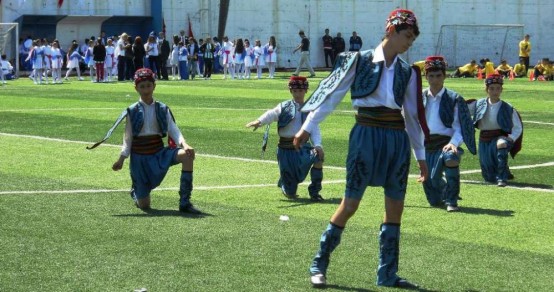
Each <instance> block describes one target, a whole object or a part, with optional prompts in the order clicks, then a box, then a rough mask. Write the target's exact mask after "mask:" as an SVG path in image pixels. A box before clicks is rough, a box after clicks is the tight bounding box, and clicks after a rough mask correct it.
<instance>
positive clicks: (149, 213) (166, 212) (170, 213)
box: [112, 209, 214, 219]
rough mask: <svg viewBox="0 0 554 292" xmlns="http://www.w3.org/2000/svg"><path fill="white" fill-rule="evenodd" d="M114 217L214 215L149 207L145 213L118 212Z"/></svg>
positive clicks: (193, 217) (200, 216) (196, 217)
mask: <svg viewBox="0 0 554 292" xmlns="http://www.w3.org/2000/svg"><path fill="white" fill-rule="evenodd" d="M112 216H114V217H170V216H173V217H184V218H192V219H201V218H204V217H212V216H214V215H212V214H209V213H205V212H202V213H201V214H191V213H183V212H179V211H177V210H160V209H149V210H143V213H141V214H116V215H112Z"/></svg>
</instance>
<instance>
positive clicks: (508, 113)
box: [473, 98, 514, 134]
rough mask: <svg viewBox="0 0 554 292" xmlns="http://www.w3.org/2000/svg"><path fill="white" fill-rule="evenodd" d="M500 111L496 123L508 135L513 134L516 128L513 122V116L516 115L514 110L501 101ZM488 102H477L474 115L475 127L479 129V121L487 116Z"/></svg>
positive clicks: (481, 100) (484, 99)
mask: <svg viewBox="0 0 554 292" xmlns="http://www.w3.org/2000/svg"><path fill="white" fill-rule="evenodd" d="M500 102H501V105H500V110H499V111H498V115H497V116H496V122H498V125H499V126H500V129H501V130H502V131H504V132H506V133H508V134H510V133H512V128H513V126H514V124H513V122H512V114H513V113H514V108H513V107H512V106H511V105H510V104H509V103H507V102H504V101H502V100H501V101H500ZM487 107H488V102H487V98H482V99H480V100H478V101H477V104H476V106H475V113H474V115H473V125H474V126H475V127H477V125H478V123H479V121H480V120H481V119H482V118H483V117H484V116H485V113H486V112H487Z"/></svg>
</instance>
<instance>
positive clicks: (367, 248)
mask: <svg viewBox="0 0 554 292" xmlns="http://www.w3.org/2000/svg"><path fill="white" fill-rule="evenodd" d="M323 75H325V73H324V72H318V76H323ZM288 76H289V75H288V74H287V73H278V75H277V77H276V79H263V80H221V75H214V76H213V77H212V80H194V81H186V82H180V81H160V82H158V84H157V87H156V91H155V94H154V96H155V98H156V99H158V100H160V101H162V102H164V103H166V104H168V105H169V106H170V108H171V109H172V112H173V114H174V115H175V118H176V121H177V124H178V126H179V128H180V129H181V132H182V133H183V135H184V137H185V139H186V140H187V142H188V143H189V144H190V145H191V146H193V147H194V148H195V149H196V152H197V159H196V160H195V171H194V173H195V176H194V188H195V189H194V191H193V194H192V201H193V203H195V206H197V207H198V208H200V209H201V210H202V211H204V212H205V213H206V215H204V216H188V215H182V214H181V213H179V212H178V211H177V209H178V194H177V191H178V187H179V175H180V169H179V167H178V166H176V167H174V168H172V169H171V170H170V172H169V173H168V175H167V177H166V179H165V181H164V182H163V184H162V185H161V186H160V187H159V188H158V189H156V190H155V191H154V192H153V193H152V207H153V210H152V211H149V212H146V213H145V212H143V211H141V210H139V209H137V208H135V207H134V205H133V202H132V200H131V198H130V197H129V189H130V184H131V181H130V177H129V172H128V170H127V168H128V165H127V163H128V161H126V164H125V166H124V170H122V171H119V172H114V171H112V170H111V166H112V164H113V162H115V161H116V160H117V158H118V157H119V151H120V145H121V142H122V135H123V128H124V126H123V125H122V126H120V127H119V128H118V129H117V130H116V131H115V132H114V134H113V135H112V138H111V139H110V140H108V141H107V142H106V143H105V144H102V145H101V146H99V147H98V148H96V149H94V150H92V151H89V150H86V149H85V147H86V146H88V145H91V144H93V143H94V142H96V141H98V140H100V139H101V138H103V137H104V135H105V133H106V131H107V130H108V129H109V128H110V126H111V125H112V124H113V122H114V121H115V119H116V118H117V116H118V115H119V114H120V113H121V111H122V110H123V109H125V108H126V107H127V106H128V105H130V104H131V103H133V102H135V101H136V100H138V96H137V95H136V92H135V91H134V87H133V85H132V83H130V82H126V83H110V84H104V83H101V84H97V83H91V82H89V81H75V78H73V79H74V80H73V81H71V82H66V83H64V84H61V85H59V84H57V85H52V84H49V85H42V86H39V85H33V83H32V81H31V80H29V79H28V78H21V79H19V80H15V81H10V82H9V83H8V84H7V85H6V86H4V87H0V103H1V104H2V106H1V107H0V149H2V155H1V156H0V221H1V222H2V224H1V225H0V246H1V251H0V291H133V290H134V289H140V288H143V287H144V288H147V289H148V291H307V290H310V289H311V286H310V283H309V275H308V266H309V264H310V261H311V259H312V257H313V255H314V254H315V252H316V250H317V248H318V244H319V237H320V235H321V232H322V231H323V230H324V228H325V226H326V225H327V223H328V220H329V218H330V216H331V214H332V213H333V212H334V210H335V209H336V207H337V204H338V203H339V202H340V200H341V198H342V194H343V191H344V178H345V170H344V166H345V159H346V151H347V143H348V135H349V131H350V128H351V127H352V125H353V123H354V118H353V111H352V108H351V105H350V98H349V96H347V97H346V98H345V99H344V100H343V102H342V103H341V104H340V105H339V107H338V108H337V110H336V111H335V112H334V113H333V114H332V115H330V116H329V117H328V118H327V119H326V120H325V121H324V122H323V123H322V124H321V130H322V138H323V147H324V149H325V154H326V155H325V156H326V160H325V165H324V185H323V190H322V192H321V194H322V196H323V197H324V198H326V200H325V201H324V202H323V203H312V202H311V201H310V200H309V196H308V191H307V184H303V185H302V186H301V187H300V188H299V193H298V194H299V196H300V198H299V199H297V200H288V199H286V198H285V197H284V196H283V195H282V194H281V192H280V191H279V189H278V188H277V187H276V183H277V180H278V168H277V163H276V159H275V156H276V151H275V150H276V145H277V141H278V137H277V134H276V125H272V128H271V134H270V138H269V146H268V149H267V152H266V153H265V156H264V157H263V158H262V157H261V147H260V146H261V142H262V135H263V133H262V131H261V129H259V130H258V131H255V132H253V131H252V130H251V129H247V128H245V124H246V123H247V122H249V121H252V120H254V119H256V118H257V117H259V116H260V115H261V114H262V113H263V112H264V111H265V110H267V109H269V108H272V107H274V106H276V105H277V104H278V103H279V102H280V101H283V100H285V99H288V98H290V94H289V93H288V89H287V87H286V86H287V79H288ZM309 80H310V83H311V90H310V91H309V92H311V91H312V90H314V89H315V87H316V86H317V83H318V82H319V81H320V80H321V78H320V77H318V78H312V79H309ZM446 87H448V88H451V89H453V90H455V91H457V92H459V93H460V94H462V95H463V96H464V97H465V98H466V99H470V98H481V97H484V96H485V91H484V85H483V82H482V80H475V79H447V80H446ZM502 99H503V100H505V101H508V102H509V103H511V104H512V105H513V106H514V107H515V108H516V109H517V110H518V111H519V112H520V114H521V116H522V120H523V125H524V131H525V132H524V140H523V150H522V151H521V152H520V153H519V154H518V156H516V158H515V159H510V160H509V163H510V168H511V170H512V172H513V173H514V175H515V180H513V181H509V185H508V187H506V188H498V187H497V186H496V185H490V184H485V183H483V182H482V178H481V174H480V169H479V161H478V158H477V157H476V156H472V155H471V154H469V152H468V151H466V155H465V156H464V157H463V159H462V164H461V172H462V176H461V179H462V181H463V183H462V185H461V197H462V198H463V200H462V201H460V202H459V203H460V207H461V212H458V213H447V212H446V211H445V210H443V209H437V208H431V207H429V206H428V204H427V201H426V199H425V194H424V193H423V189H422V186H421V184H418V183H416V180H415V177H416V176H415V175H416V174H417V173H418V172H417V169H416V163H415V160H413V158H412V164H411V172H410V173H411V174H412V175H411V178H410V181H409V184H408V192H407V198H406V208H405V211H404V216H403V224H402V237H401V256H400V270H399V275H400V276H402V277H406V278H407V279H409V280H411V281H414V282H415V283H418V284H420V285H421V286H422V287H423V288H424V290H423V291H552V288H553V287H554V277H553V272H552V270H553V267H554V245H553V244H552V243H553V242H554V224H552V223H553V220H552V218H554V209H553V208H552V206H553V204H552V199H553V198H554V187H553V184H554V179H553V177H554V155H553V154H552V146H551V145H552V141H554V131H553V130H554V111H553V110H554V82H529V81H528V80H527V79H516V80H513V81H506V82H505V84H504V93H503V94H502ZM281 215H287V216H288V217H289V218H290V219H289V220H288V221H281V220H280V219H279V217H280V216H281ZM382 216H383V191H382V189H381V188H368V190H367V191H366V193H365V196H364V199H363V201H362V204H361V205H360V208H359V209H358V212H357V213H356V215H355V216H354V217H353V218H352V219H351V220H350V221H349V224H348V225H347V227H346V229H345V232H344V234H343V237H342V243H341V245H340V246H339V247H338V248H337V250H336V251H335V252H334V253H333V256H332V261H331V265H330V268H329V271H328V283H329V285H328V288H327V289H326V290H328V291H374V290H379V291H388V290H390V291H393V289H387V288H381V287H377V286H376V285H375V271H376V268H377V263H378V240H377V235H378V232H379V224H380V223H381V222H382Z"/></svg>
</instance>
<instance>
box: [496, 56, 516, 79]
mask: <svg viewBox="0 0 554 292" xmlns="http://www.w3.org/2000/svg"><path fill="white" fill-rule="evenodd" d="M512 69H513V68H512V66H510V65H508V62H507V61H506V60H502V61H500V66H498V67H496V71H497V72H498V74H500V75H502V76H504V77H506V78H509V77H510V72H512Z"/></svg>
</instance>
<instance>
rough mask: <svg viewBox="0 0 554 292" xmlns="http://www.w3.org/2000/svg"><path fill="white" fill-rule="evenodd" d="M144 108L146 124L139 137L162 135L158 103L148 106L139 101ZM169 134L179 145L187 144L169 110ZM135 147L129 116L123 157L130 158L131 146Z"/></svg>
mask: <svg viewBox="0 0 554 292" xmlns="http://www.w3.org/2000/svg"><path fill="white" fill-rule="evenodd" d="M139 102H140V103H141V104H142V105H143V106H144V124H143V126H142V129H141V130H140V133H139V134H138V135H139V136H152V135H160V136H161V135H162V131H161V127H160V125H159V124H158V119H156V103H155V102H152V103H151V104H146V103H144V102H143V101H142V100H140V101H139ZM166 115H167V125H168V129H167V134H168V135H169V137H171V138H172V139H173V140H174V141H175V143H176V144H177V145H183V144H185V138H184V137H183V135H182V134H181V131H180V130H179V128H178V127H177V125H176V124H175V122H174V121H173V119H172V118H171V114H170V113H169V108H168V109H167V114H166ZM132 145H133V125H132V123H131V120H130V117H129V115H127V117H126V120H125V135H123V145H122V146H121V155H122V156H124V157H129V154H130V153H131V146H132Z"/></svg>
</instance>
